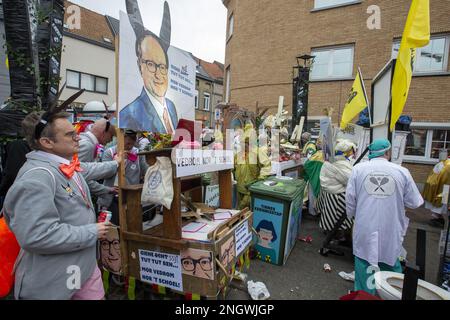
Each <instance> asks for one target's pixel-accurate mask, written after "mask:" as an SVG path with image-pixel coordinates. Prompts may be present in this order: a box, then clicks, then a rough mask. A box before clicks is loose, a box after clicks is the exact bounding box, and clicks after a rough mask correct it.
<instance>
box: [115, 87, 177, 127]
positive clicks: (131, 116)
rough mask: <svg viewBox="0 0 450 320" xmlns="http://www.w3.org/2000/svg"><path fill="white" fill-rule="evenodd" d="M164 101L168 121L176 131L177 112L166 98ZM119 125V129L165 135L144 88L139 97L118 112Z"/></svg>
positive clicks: (160, 121)
mask: <svg viewBox="0 0 450 320" xmlns="http://www.w3.org/2000/svg"><path fill="white" fill-rule="evenodd" d="M165 100H166V106H167V109H168V112H169V115H170V119H171V120H172V123H173V126H174V129H176V127H177V124H178V116H177V110H176V109H175V105H174V103H173V102H172V101H171V100H169V99H167V98H165ZM119 125H120V127H121V128H127V129H132V130H136V131H148V132H159V133H166V129H165V127H164V124H163V122H162V120H161V119H160V118H159V116H158V113H157V112H156V109H155V107H154V106H153V104H152V102H151V101H150V98H149V97H148V95H147V92H146V91H145V88H142V92H141V95H140V96H139V97H137V98H136V99H135V100H134V101H133V102H131V103H130V104H129V105H127V106H125V107H124V108H123V109H122V110H120V112H119Z"/></svg>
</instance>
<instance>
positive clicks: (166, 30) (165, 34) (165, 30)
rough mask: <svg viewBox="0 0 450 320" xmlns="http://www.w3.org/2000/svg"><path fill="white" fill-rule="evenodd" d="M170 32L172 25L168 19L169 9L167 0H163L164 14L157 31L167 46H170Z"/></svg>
mask: <svg viewBox="0 0 450 320" xmlns="http://www.w3.org/2000/svg"><path fill="white" fill-rule="evenodd" d="M171 32H172V26H171V21H170V9H169V4H168V3H167V1H164V14H163V20H162V24H161V30H160V31H159V38H160V39H161V40H162V41H164V42H165V43H166V45H167V48H168V47H169V46H170V34H171Z"/></svg>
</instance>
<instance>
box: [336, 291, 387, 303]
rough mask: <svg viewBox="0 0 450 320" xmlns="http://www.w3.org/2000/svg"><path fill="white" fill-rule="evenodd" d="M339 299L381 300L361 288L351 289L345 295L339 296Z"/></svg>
mask: <svg viewBox="0 0 450 320" xmlns="http://www.w3.org/2000/svg"><path fill="white" fill-rule="evenodd" d="M339 300H343V301H345V300H383V299H381V298H379V297H377V296H373V295H371V294H370V293H367V292H365V291H363V290H358V291H353V292H351V293H349V294H346V295H345V296H342V297H340V298H339Z"/></svg>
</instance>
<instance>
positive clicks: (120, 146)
mask: <svg viewBox="0 0 450 320" xmlns="http://www.w3.org/2000/svg"><path fill="white" fill-rule="evenodd" d="M119 44H120V41H119V36H117V37H116V39H115V49H116V106H117V111H116V112H117V114H119ZM116 136H117V151H118V153H120V152H121V151H123V150H124V137H123V132H122V130H120V129H119V128H118V127H117V128H116ZM117 174H118V178H119V221H120V224H121V228H120V229H119V231H120V239H121V241H120V254H121V256H122V270H123V272H124V275H125V276H128V275H129V274H130V266H129V264H128V243H127V241H126V240H125V237H124V235H123V234H124V232H126V231H127V230H128V228H127V216H126V204H125V202H124V196H125V195H126V192H124V191H123V190H122V189H121V187H123V186H125V183H126V182H125V181H126V180H125V166H124V165H123V164H120V165H119V168H118V170H117Z"/></svg>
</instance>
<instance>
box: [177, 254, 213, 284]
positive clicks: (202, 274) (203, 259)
mask: <svg viewBox="0 0 450 320" xmlns="http://www.w3.org/2000/svg"><path fill="white" fill-rule="evenodd" d="M181 267H182V269H183V271H182V272H183V274H187V275H190V276H194V277H199V278H203V279H208V280H214V257H213V253H212V252H211V251H206V250H198V249H191V248H189V249H186V250H183V251H181Z"/></svg>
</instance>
